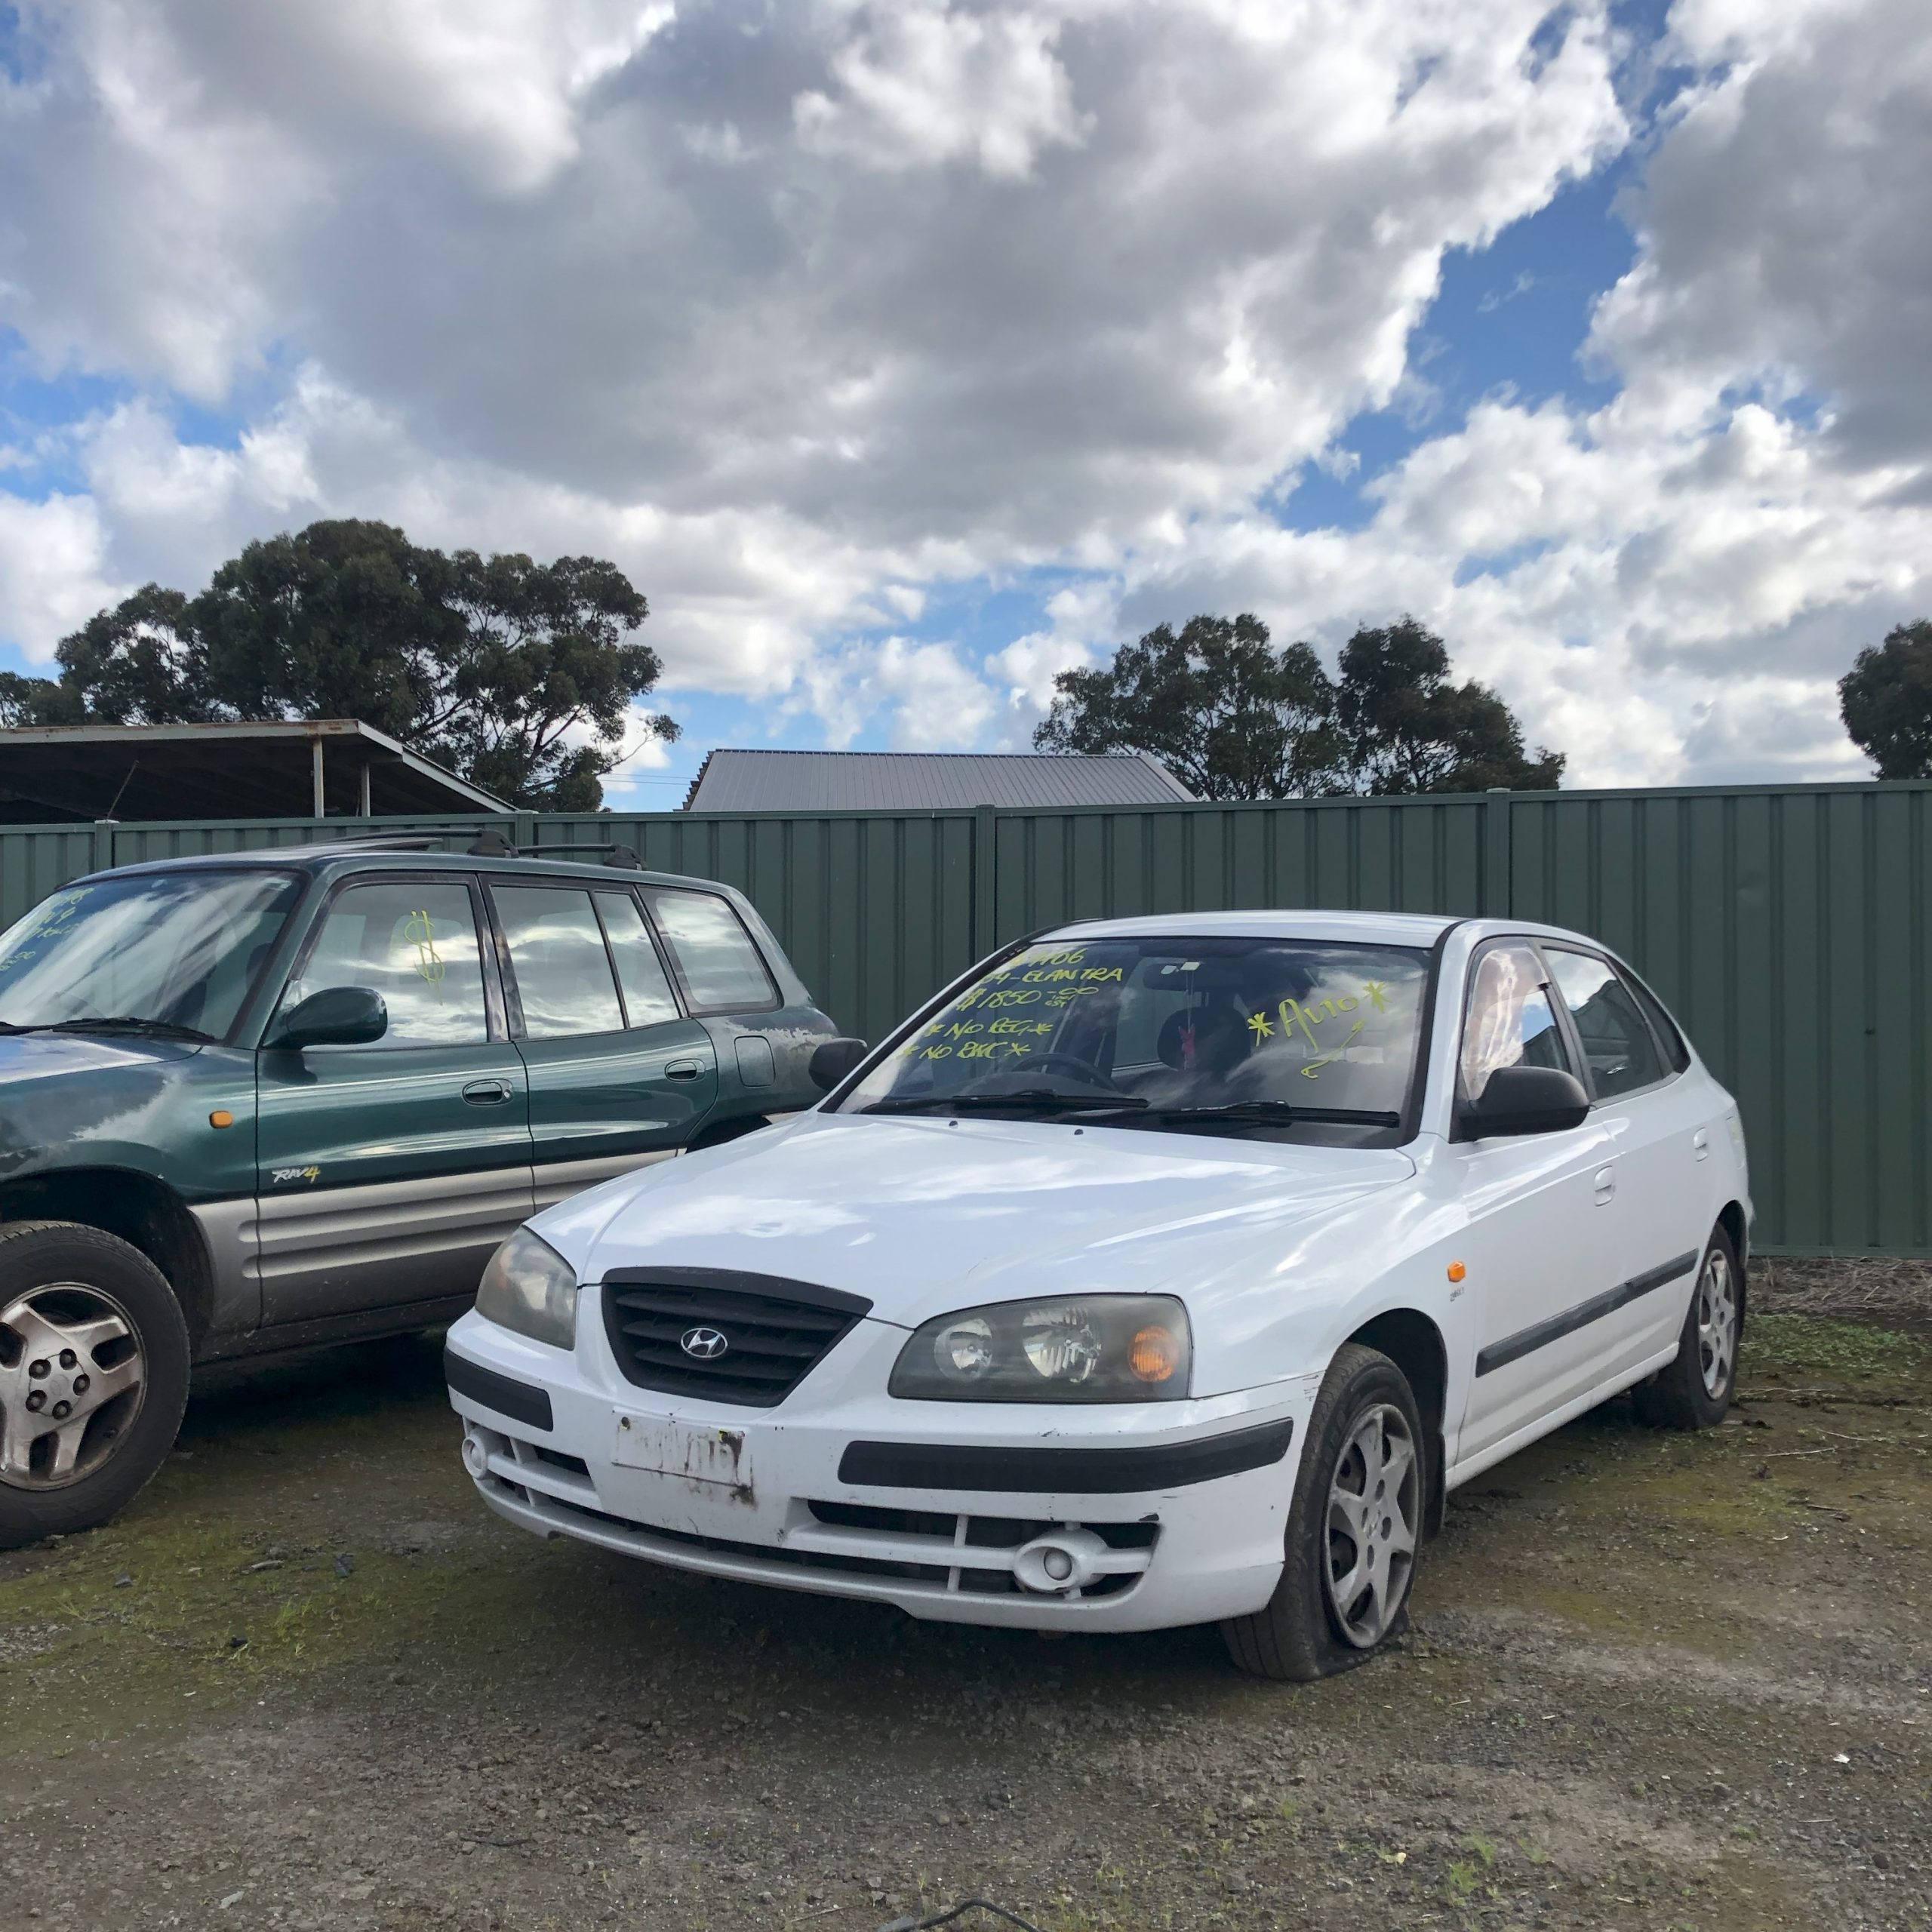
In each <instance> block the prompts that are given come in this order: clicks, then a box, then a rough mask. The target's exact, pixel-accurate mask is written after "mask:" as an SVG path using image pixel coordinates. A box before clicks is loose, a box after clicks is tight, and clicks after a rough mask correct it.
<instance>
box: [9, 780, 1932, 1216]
mask: <svg viewBox="0 0 1932 1932" xmlns="http://www.w3.org/2000/svg"><path fill="white" fill-rule="evenodd" d="M1928 814H1932V785H1927V784H1884V785H1881V784H1869V785H1842V786H1785V787H1774V786H1740V787H1736V788H1726V789H1684V790H1679V791H1651V792H1540V793H1534V794H1522V795H1509V794H1506V793H1500V792H1490V793H1486V794H1478V795H1469V796H1455V797H1432V798H1404V799H1358V798H1348V799H1321V800H1309V801H1289V802H1284V803H1281V804H1254V805H1214V804H1198V805H1188V804H1175V805H1158V806H1149V807H1144V808H1134V809H1131V810H1117V809H1111V808H1095V807H1089V808H1081V809H1078V810H1073V811H1032V810H1019V811H1008V810H1001V811H994V810H992V808H989V807H982V808H980V810H979V811H954V812H937V813H911V812H891V813H886V812H872V813H861V812H826V813H821V814H808V815H781V814H703V815H698V814H684V813H678V812H671V813H658V814H649V815H636V816H630V815H626V814H597V815H594V816H589V817H577V818H560V817H531V816H529V815H523V816H521V817H515V818H512V819H507V820H488V819H480V818H465V819H437V820H382V821H380V823H377V824H375V825H374V826H371V825H368V824H367V823H365V822H362V821H358V820H344V819H330V820H272V821H266V820H264V821H258V822H242V823H179V824H142V825H105V824H103V825H100V826H5V827H0V923H5V924H11V922H12V921H13V920H14V919H15V918H18V917H19V916H20V914H21V913H23V912H25V911H26V909H27V908H28V907H29V906H31V905H32V904H33V903H35V901H36V900H39V899H41V898H42V897H45V894H48V892H51V891H53V890H54V888H55V887H56V886H57V885H60V884H63V883H64V882H65V881H66V880H68V879H70V878H75V877H77V876H78V875H80V874H82V873H83V872H89V871H92V870H95V869H98V868H100V867H101V866H106V865H109V864H116V865H128V864H131V863H137V862H138V861H140V860H144V859H154V858H163V857H179V856H183V855H186V854H191V853H194V854H198V853H208V852H219V851H234V850H237V849H242V848H260V847H264V846H275V845H290V844H301V843H304V842H306V841H310V840H312V839H315V838H318V837H320V838H337V837H341V836H344V835H350V834H352V833H354V832H357V831H361V830H371V829H373V830H379V831H384V832H392V831H402V830H414V829H420V830H423V831H425V832H448V833H450V834H452V835H469V834H470V833H472V832H474V831H475V830H477V829H481V827H482V826H485V825H492V824H494V825H496V826H498V827H499V828H500V829H502V830H503V831H504V832H506V834H507V835H509V836H510V837H511V838H513V839H515V841H517V842H518V844H522V845H526V846H528V845H532V844H534V845H535V846H537V847H538V848H541V847H542V846H543V845H545V844H569V843H574V842H580V841H606V840H608V841H615V842H619V843H623V844H629V845H631V846H632V847H633V848H635V850H636V851H637V852H638V856H639V857H640V858H641V860H642V861H643V862H644V863H645V865H647V866H651V867H652V868H654V869H658V870H662V871H666V872H688V873H694V874H696V875H699V876H701V877H705V878H718V879H723V880H724V881H727V882H728V883H729V884H732V885H734V886H737V887H738V888H740V890H742V891H743V892H745V893H746V894H747V895H748V896H749V897H750V899H751V900H752V902H753V903H755V905H756V906H758V909H760V911H761V912H763V913H764V915H765V917H766V918H768V920H769V921H771V924H772V926H773V928H774V930H775V931H777V933H778V934H779V936H780V939H781V940H783V943H784V944H785V946H786V949H787V951H788V952H789V953H790V954H791V955H792V959H793V961H795V964H797V966H798V970H799V971H800V973H801V974H802V975H803V976H804V980H805V982H806V983H807V984H808V986H811V988H812V989H813V990H814V992H815V993H816V994H817V996H818V997H819V998H820V1000H821V1001H823V1004H825V1005H826V1008H827V1009H828V1010H829V1011H830V1012H831V1013H832V1014H833V1015H834V1016H835V1017H836V1018H837V1019H838V1021H839V1022H840V1023H841V1025H844V1026H848V1027H850V1028H851V1029H853V1030H854V1031H855V1032H860V1033H862V1034H863V1035H866V1037H868V1038H878V1036H879V1035H881V1034H882V1033H883V1032H885V1031H886V1030H887V1029H888V1027H890V1026H891V1025H892V1024H893V1023H894V1021H896V1020H897V1019H898V1018H899V1017H901V1016H902V1015H903V1014H904V1013H905V1012H906V1011H907V1010H908V1009H909V1008H911V1007H912V1006H913V1005H915V1004H916V1003H917V1002H918V1001H919V1000H921V999H922V998H924V996H925V995H927V994H928V993H929V992H931V991H932V990H933V989H934V988H935V987H936V986H939V985H940V984H942V983H943V982H944V981H945V980H947V979H948V978H949V977H952V975H953V974H955V973H958V972H959V971H962V970H963V969H964V968H965V967H967V966H968V965H969V964H971V962H972V961H973V960H974V959H975V958H977V957H979V956H980V955H981V954H983V953H984V952H987V951H988V950H989V949H991V948H992V946H994V945H995V944H996V943H999V942H1000V941H1001V940H1007V939H1010V938H1012V937H1015V936H1017V934H1021V933H1024V932H1028V931H1032V930H1034V929H1035V928H1040V927H1044V926H1048V925H1051V924H1057V923H1058V922H1060V921H1063V920H1066V919H1070V918H1085V917H1090V916H1094V915H1110V914H1125V913H1134V912H1180V911H1188V910H1200V911H1206V910H1212V909H1217V908H1221V907H1229V906H1353V907H1361V908H1364V909H1373V910H1398V911H1405V912H1462V913H1487V914H1494V915H1513V916H1515V917H1518V918H1527V919H1535V920H1542V921H1549V922H1550V923H1552V924H1557V925H1564V926H1571V927H1574V928H1576V929H1577V930H1578V931H1582V932H1586V933H1590V934H1595V936H1597V937H1599V938H1601V939H1602V940H1604V942H1605V943H1607V944H1609V945H1610V946H1614V947H1615V948H1616V949H1617V950H1618V951H1619V952H1621V953H1623V955H1625V956H1626V958H1629V959H1630V960H1631V961H1632V962H1633V963H1634V964H1635V965H1636V966H1637V967H1638V970H1639V971H1641V972H1643V973H1644V974H1645V975H1646V977H1648V978H1649V979H1650V980H1651V982H1652V983H1654V985H1655V986H1657V989H1658V991H1659V992H1661V993H1662V994H1663V996H1664V998H1666V1001H1669V1004H1670V1005H1671V1007H1672V1010H1673V1011H1675V1012H1676V1013H1677V1014H1678V1017H1680V1018H1681V1020H1683V1022H1684V1025H1685V1026H1686V1028H1687V1029H1688V1030H1689V1032H1690V1035H1691V1037H1692V1038H1694V1040H1695V1041H1697V1045H1698V1048H1699V1049H1700V1051H1702V1052H1703V1054H1704V1055H1705V1057H1706V1058H1707V1059H1708V1060H1709V1061H1710V1062H1711V1063H1712V1066H1714V1067H1715V1069H1717V1071H1718V1074H1719V1075H1720V1077H1721V1078H1723V1079H1724V1080H1725V1081H1726V1082H1727V1084H1729V1085H1730V1087H1731V1088H1732V1089H1733V1091H1734V1092H1736V1093H1737V1096H1738V1097H1739V1100H1740V1102H1741V1103H1742V1104H1743V1109H1744V1115H1745V1121H1746V1129H1747V1131H1748V1133H1749V1137H1750V1143H1751V1152H1752V1168H1753V1176H1754V1186H1755V1192H1756V1195H1757V1198H1758V1211H1759V1220H1758V1238H1759V1240H1760V1241H1761V1244H1764V1245H1766V1246H1769V1247H1780V1248H1783V1249H1786V1250H1788V1251H1799V1252H1803V1251H1840V1252H1846V1253H1857V1252H1866V1253H1881V1254H1932V1146H1928V1140H1932V1135H1928V1131H1927V1109H1928V1103H1932V1017H1928V1014H1927V1005H1928V1001H1932V980H1928V968H1932V844H1928V835H1929V834H1932V826H1929V825H1928V816H1927V815H1928Z"/></svg>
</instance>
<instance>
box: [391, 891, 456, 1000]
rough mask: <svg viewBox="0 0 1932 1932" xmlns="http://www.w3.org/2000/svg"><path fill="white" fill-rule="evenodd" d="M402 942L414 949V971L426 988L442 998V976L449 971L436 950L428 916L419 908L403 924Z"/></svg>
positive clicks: (434, 937) (434, 930)
mask: <svg viewBox="0 0 1932 1932" xmlns="http://www.w3.org/2000/svg"><path fill="white" fill-rule="evenodd" d="M402 940H403V943H404V944H405V946H414V947H415V949H416V970H417V973H418V974H420V975H421V977H422V979H423V983H424V984H425V985H426V986H433V987H434V988H435V992H436V997H437V998H438V999H441V998H442V996H443V975H444V974H445V973H447V972H448V971H449V968H448V967H447V966H446V965H445V964H444V963H443V956H442V955H441V953H440V952H438V951H437V950H436V928H435V926H434V924H432V923H431V921H430V918H429V914H428V913H427V912H426V911H424V910H423V909H421V908H420V907H418V908H417V910H416V911H415V912H412V913H411V914H410V915H409V917H408V919H407V920H405V921H404V923H403V928H402Z"/></svg>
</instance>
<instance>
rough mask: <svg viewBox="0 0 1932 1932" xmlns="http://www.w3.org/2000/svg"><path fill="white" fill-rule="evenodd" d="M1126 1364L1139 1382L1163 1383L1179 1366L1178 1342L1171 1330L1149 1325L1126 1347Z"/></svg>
mask: <svg viewBox="0 0 1932 1932" xmlns="http://www.w3.org/2000/svg"><path fill="white" fill-rule="evenodd" d="M1127 1364H1128V1367H1129V1368H1131V1370H1132V1371H1134V1376H1135V1377H1136V1378H1137V1380H1140V1381H1142V1382H1164V1381H1166V1380H1168V1377H1170V1376H1171V1375H1172V1374H1174V1371H1175V1370H1176V1369H1177V1368H1178V1367H1180V1340H1179V1338H1178V1337H1176V1336H1175V1334H1174V1333H1173V1331H1171V1329H1167V1328H1162V1327H1158V1326H1156V1325H1154V1324H1149V1326H1148V1327H1145V1328H1143V1329H1141V1330H1140V1331H1139V1332H1138V1333H1137V1334H1136V1335H1135V1336H1134V1340H1132V1342H1131V1343H1129V1344H1128V1353H1127Z"/></svg>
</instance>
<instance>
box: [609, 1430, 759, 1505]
mask: <svg viewBox="0 0 1932 1932" xmlns="http://www.w3.org/2000/svg"><path fill="white" fill-rule="evenodd" d="M612 1434H613V1435H614V1438H615V1443H614V1447H613V1448H612V1449H611V1461H612V1462H613V1463H615V1464H616V1465H617V1467H618V1468H619V1469H648V1470H650V1471H652V1472H654V1473H655V1474H657V1475H666V1476H675V1477H678V1478H679V1479H680V1480H681V1481H685V1482H695V1483H704V1484H709V1485H710V1486H712V1487H715V1488H717V1489H719V1490H728V1491H733V1492H734V1493H735V1494H739V1495H749V1494H750V1493H751V1487H752V1468H751V1451H750V1450H749V1447H748V1446H747V1444H746V1441H745V1432H744V1431H743V1429H716V1428H712V1427H709V1426H705V1425H703V1424H701V1423H688V1422H679V1421H678V1420H676V1419H675V1417H671V1416H638V1415H626V1414H624V1413H623V1411H622V1410H620V1411H617V1417H616V1420H615V1422H614V1426H613V1428H612Z"/></svg>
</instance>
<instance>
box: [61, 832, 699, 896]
mask: <svg viewBox="0 0 1932 1932" xmlns="http://www.w3.org/2000/svg"><path fill="white" fill-rule="evenodd" d="M351 867H353V868H354V869H355V870H356V871H358V872H370V871H374V872H421V871H423V870H424V869H429V870H431V871H441V870H444V869H448V870H449V871H451V872H481V873H483V874H485V875H496V876H506V875H516V876H518V877H521V878H528V877H529V876H530V875H531V873H532V872H537V873H540V874H542V875H544V876H546V877H556V878H576V879H580V880H583V881H592V880H594V881H596V882H597V883H598V884H601V885H623V884H632V883H635V882H638V881H641V882H642V883H644V884H647V885H685V886H700V887H703V888H705V889H706V890H707V891H713V892H716V891H726V892H728V891H731V888H730V887H728V886H724V885H721V884H720V883H719V881H717V880H715V879H708V878H695V877H694V876H692V875H689V874H688V873H684V872H651V871H648V870H647V869H645V868H644V867H642V866H629V865H608V864H606V863H605V862H604V861H603V860H601V859H597V858H593V857H584V858H581V859H546V858H544V857H543V856H542V855H541V853H540V851H532V852H531V853H530V854H528V856H518V855H514V854H504V855H503V856H500V857H499V856H494V855H485V854H481V853H474V854H472V853H469V852H447V851H435V850H426V849H417V848H411V847H408V846H395V845H374V844H361V843H359V842H358V841H356V840H355V839H352V838H351V839H340V840H335V841H327V842H325V843H322V844H314V845H266V846H256V847H253V848H250V849H249V850H248V851H241V852H197V853H195V854H192V855H191V856H189V857H185V858H177V859H150V860H145V861H137V863H134V864H132V865H126V866H114V867H113V868H112V870H113V871H114V872H116V873H122V872H212V871H221V872H232V871H235V870H236V869H245V870H250V871H263V872H310V873H321V872H331V871H343V870H346V869H349V868H351ZM89 876H90V877H91V878H101V877H103V876H105V874H104V873H101V872H95V873H91V874H90V875H89ZM77 883H78V881H77Z"/></svg>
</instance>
